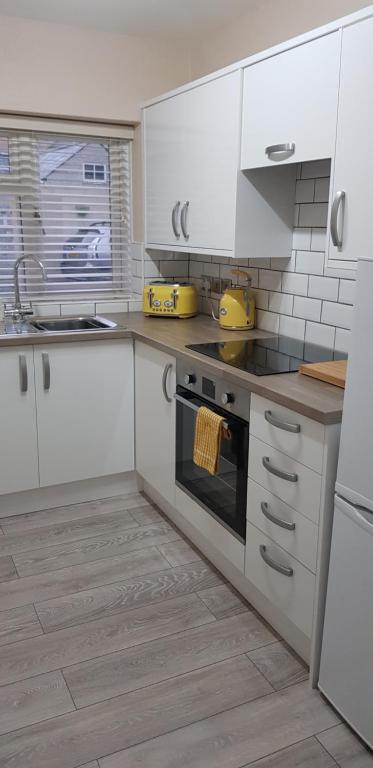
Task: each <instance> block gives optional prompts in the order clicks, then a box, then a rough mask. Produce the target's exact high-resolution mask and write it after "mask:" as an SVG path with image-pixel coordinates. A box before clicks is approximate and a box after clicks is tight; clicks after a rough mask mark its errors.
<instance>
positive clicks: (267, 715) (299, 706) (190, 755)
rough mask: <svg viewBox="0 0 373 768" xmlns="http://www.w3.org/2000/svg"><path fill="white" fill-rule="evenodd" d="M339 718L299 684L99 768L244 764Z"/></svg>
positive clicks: (235, 766)
mask: <svg viewBox="0 0 373 768" xmlns="http://www.w3.org/2000/svg"><path fill="white" fill-rule="evenodd" d="M96 706H97V705H96ZM82 711H84V710H82ZM336 722H338V719H337V716H336V715H335V713H334V712H333V710H332V709H331V708H330V707H329V706H328V705H327V704H326V703H325V702H324V701H323V700H322V698H321V696H320V695H319V694H318V692H317V691H312V690H311V689H310V687H309V685H308V683H299V684H298V685H293V686H291V687H290V688H285V689H284V690H283V691H279V692H276V693H272V694H271V695H269V696H264V697H262V698H259V699H257V700H256V701H252V702H250V703H248V704H243V705H241V706H237V707H235V708H234V709H231V710H230V711H226V712H223V713H221V714H218V715H215V716H212V717H210V718H208V719H205V720H200V721H199V722H196V723H194V724H193V725H189V726H187V727H184V728H182V729H179V730H178V731H175V732H174V733H168V734H166V735H164V736H160V737H158V738H156V739H152V740H151V741H148V742H147V743H145V744H139V745H138V746H135V747H133V748H132V749H127V750H126V751H124V752H121V753H119V754H114V755H112V756H110V757H107V758H106V759H101V760H100V768H176V766H178V768H184V767H185V768H186V766H187V767H188V768H242V766H244V765H249V764H250V763H252V762H254V761H255V760H259V759H260V758H262V757H265V756H268V755H270V754H272V753H274V752H277V751H279V750H280V749H284V748H286V747H289V746H290V745H292V744H294V743H296V742H299V741H302V740H304V739H307V738H309V737H310V736H313V735H314V734H315V733H317V732H318V731H320V730H321V729H322V728H328V727H331V726H332V725H335V724H336ZM0 743H1V741H0ZM0 754H1V752H0ZM5 765H7V764H6V763H5ZM288 765H289V766H290V764H289V763H288Z"/></svg>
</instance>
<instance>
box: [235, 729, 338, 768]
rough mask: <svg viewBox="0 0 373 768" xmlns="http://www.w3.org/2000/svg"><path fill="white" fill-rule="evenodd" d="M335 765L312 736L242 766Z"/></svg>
mask: <svg viewBox="0 0 373 768" xmlns="http://www.w3.org/2000/svg"><path fill="white" fill-rule="evenodd" d="M336 765H337V763H336V762H335V760H333V758H332V757H331V756H330V755H329V753H328V752H327V751H326V750H325V749H324V748H323V747H322V746H321V744H320V743H319V742H318V741H317V739H315V738H314V736H312V737H311V738H310V739H306V740H305V741H301V742H299V744H294V746H292V747H287V748H286V749H281V750H280V751H279V752H275V753H274V755H270V756H269V757H263V758H262V759H261V760H256V761H255V763H250V765H245V766H244V768H336Z"/></svg>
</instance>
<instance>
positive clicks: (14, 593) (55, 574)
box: [0, 547, 170, 613]
mask: <svg viewBox="0 0 373 768" xmlns="http://www.w3.org/2000/svg"><path fill="white" fill-rule="evenodd" d="M164 568H170V565H169V563H168V562H167V560H165V558H164V557H162V555H161V553H160V552H158V549H157V548H156V547H147V548H146V549H139V550H138V551H136V552H130V553H129V554H128V555H118V556H117V557H106V558H104V559H103V560H95V561H94V562H92V563H82V564H80V565H73V566H70V567H69V568H60V569H59V570H58V571H52V572H51V573H41V574H37V575H36V576H24V577H23V578H20V579H15V580H14V581H7V582H5V583H4V584H2V583H0V613H1V611H4V610H6V609H7V608H17V607H18V606H21V605H28V604H29V603H36V601H37V600H48V599H51V598H53V597H58V596H59V595H69V594H72V593H77V592H79V591H80V590H86V589H90V588H92V587H95V586H96V587H97V586H101V585H102V584H111V583H113V582H115V581H119V580H120V579H123V578H126V576H127V577H128V578H129V577H131V576H132V577H136V576H141V575H142V574H147V573H153V572H155V571H162V570H163V569H164Z"/></svg>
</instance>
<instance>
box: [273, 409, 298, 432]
mask: <svg viewBox="0 0 373 768" xmlns="http://www.w3.org/2000/svg"><path fill="white" fill-rule="evenodd" d="M264 418H265V420H266V421H268V424H272V427H278V428H279V429H284V430H285V432H294V433H295V434H298V433H299V432H300V424H291V423H290V422H288V421H281V419H277V418H276V416H273V415H272V411H264Z"/></svg>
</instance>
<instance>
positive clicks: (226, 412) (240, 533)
mask: <svg viewBox="0 0 373 768" xmlns="http://www.w3.org/2000/svg"><path fill="white" fill-rule="evenodd" d="M176 403H177V404H176V483H177V485H178V486H179V487H180V488H181V489H182V490H183V491H185V492H186V493H188V494H189V495H190V496H191V497H192V498H193V499H195V500H196V501H197V502H198V504H200V505H201V506H203V507H204V509H205V510H206V511H207V512H209V513H210V514H211V515H212V516H213V517H214V518H215V519H216V520H217V521H218V522H220V523H221V524H222V525H224V526H225V527H226V528H227V529H228V530H230V531H231V532H232V534H233V535H234V536H236V537H237V538H238V539H240V541H245V538H246V494H247V465H248V452H249V414H250V393H249V392H246V391H245V390H243V389H242V388H240V387H233V388H232V387H227V385H226V383H225V384H224V381H222V380H215V379H214V378H212V377H211V376H210V375H209V374H207V373H204V372H203V370H201V369H199V370H195V369H194V370H193V371H192V372H191V371H190V368H188V369H186V368H185V367H184V366H183V365H182V364H180V365H179V366H178V371H177V389H176ZM202 405H205V406H207V407H208V408H210V409H211V410H213V411H215V412H216V413H219V414H221V415H222V416H224V420H225V425H224V426H225V427H226V428H225V429H224V430H223V437H222V441H221V452H220V461H219V471H218V473H217V474H216V475H210V474H209V473H208V472H206V471H205V470H204V469H201V468H200V467H198V466H197V465H196V464H194V462H193V446H194V432H195V422H196V415H197V411H198V408H199V407H200V406H202Z"/></svg>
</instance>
